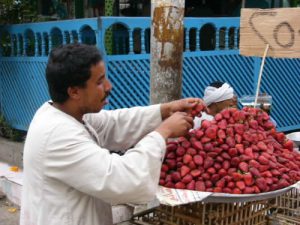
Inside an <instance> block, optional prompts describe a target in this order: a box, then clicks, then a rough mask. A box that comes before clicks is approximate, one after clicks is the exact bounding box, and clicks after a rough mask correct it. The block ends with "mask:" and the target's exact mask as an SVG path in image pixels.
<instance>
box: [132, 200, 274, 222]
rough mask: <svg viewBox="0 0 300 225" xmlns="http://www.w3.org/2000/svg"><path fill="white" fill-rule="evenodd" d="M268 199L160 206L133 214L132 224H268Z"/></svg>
mask: <svg viewBox="0 0 300 225" xmlns="http://www.w3.org/2000/svg"><path fill="white" fill-rule="evenodd" d="M270 207H271V205H270V203H269V201H268V200H263V201H255V202H246V203H201V202H198V203H193V204H188V205H184V206H176V207H171V206H165V205H161V206H160V207H158V208H155V209H154V210H150V211H148V212H144V213H142V214H139V215H136V216H135V217H134V218H133V221H132V222H133V223H136V224H155V225H264V224H265V225H267V224H268V220H267V214H268V212H269V210H270Z"/></svg>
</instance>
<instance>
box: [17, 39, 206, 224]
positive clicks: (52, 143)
mask: <svg viewBox="0 0 300 225" xmlns="http://www.w3.org/2000/svg"><path fill="white" fill-rule="evenodd" d="M46 78H47V83H48V87H49V93H50V96H51V99H52V101H49V102H46V103H44V104H43V105H42V106H41V107H40V108H39V109H38V111H37V112H36V114H35V115H34V118H33V120H32V122H31V124H30V127H29V130H28V134H27V138H26V142H25V147H24V180H23V183H24V186H23V193H22V205H21V219H20V224H21V225H108V224H112V211H111V204H124V203H145V202H147V201H150V200H152V199H153V198H154V196H155V193H156V190H157V186H158V180H159V175H160V168H161V164H162V160H163V157H164V154H165V149H166V139H168V138H176V137H178V136H182V135H185V134H187V132H188V131H189V129H191V128H192V126H193V119H192V118H191V117H190V116H188V114H187V113H185V111H189V110H191V109H192V108H193V107H194V106H195V105H196V104H198V103H201V100H200V99H183V100H178V101H174V102H170V103H165V104H161V105H153V106H148V107H135V108H130V109H120V110H114V111H106V110H101V109H102V108H103V107H104V105H105V104H107V96H108V95H109V92H110V91H111V88H112V86H111V83H110V82H109V81H108V80H107V78H106V76H105V66H104V63H103V61H102V58H101V56H100V54H99V51H98V50H97V48H96V47H94V46H87V45H82V44H70V45H65V46H62V47H59V48H56V49H54V50H53V51H52V52H51V54H50V56H49V61H48V64H47V69H46ZM132 146H133V147H132ZM124 150H127V151H126V152H125V154H124V155H122V156H121V155H119V154H115V153H111V152H110V151H114V152H115V151H124Z"/></svg>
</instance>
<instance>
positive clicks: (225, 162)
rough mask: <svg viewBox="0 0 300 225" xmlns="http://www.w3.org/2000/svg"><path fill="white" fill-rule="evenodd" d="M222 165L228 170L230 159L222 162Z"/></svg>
mask: <svg viewBox="0 0 300 225" xmlns="http://www.w3.org/2000/svg"><path fill="white" fill-rule="evenodd" d="M222 167H223V169H225V170H228V169H229V168H230V162H229V161H228V160H225V161H224V162H223V163H222Z"/></svg>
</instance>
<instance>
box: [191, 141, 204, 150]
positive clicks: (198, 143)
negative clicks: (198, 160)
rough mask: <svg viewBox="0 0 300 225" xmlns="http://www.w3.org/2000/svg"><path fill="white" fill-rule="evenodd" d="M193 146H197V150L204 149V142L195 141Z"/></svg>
mask: <svg viewBox="0 0 300 225" xmlns="http://www.w3.org/2000/svg"><path fill="white" fill-rule="evenodd" d="M192 146H193V148H195V149H196V150H198V151H199V150H203V146H202V143H201V142H200V141H194V142H193V143H192Z"/></svg>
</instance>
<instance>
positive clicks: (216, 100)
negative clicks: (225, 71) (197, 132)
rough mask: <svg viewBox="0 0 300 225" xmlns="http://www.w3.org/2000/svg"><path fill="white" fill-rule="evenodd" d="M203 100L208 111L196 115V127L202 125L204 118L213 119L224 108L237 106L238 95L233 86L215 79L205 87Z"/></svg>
mask: <svg viewBox="0 0 300 225" xmlns="http://www.w3.org/2000/svg"><path fill="white" fill-rule="evenodd" d="M203 101H204V103H205V104H206V107H207V108H208V110H207V112H208V113H206V112H203V113H202V116H201V117H195V119H194V129H197V128H199V127H201V123H202V121H203V120H209V121H210V120H213V118H214V116H215V115H216V114H217V113H219V112H221V111H222V110H223V109H226V108H231V107H235V108H237V97H236V95H235V93H234V90H233V88H232V87H231V86H230V85H229V84H228V83H223V82H221V81H215V82H213V83H211V84H210V85H209V86H208V87H206V88H205V90H204V97H203Z"/></svg>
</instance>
